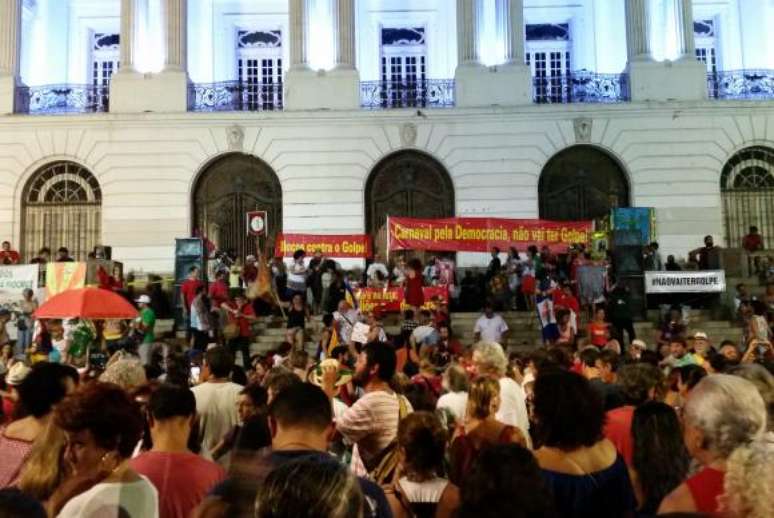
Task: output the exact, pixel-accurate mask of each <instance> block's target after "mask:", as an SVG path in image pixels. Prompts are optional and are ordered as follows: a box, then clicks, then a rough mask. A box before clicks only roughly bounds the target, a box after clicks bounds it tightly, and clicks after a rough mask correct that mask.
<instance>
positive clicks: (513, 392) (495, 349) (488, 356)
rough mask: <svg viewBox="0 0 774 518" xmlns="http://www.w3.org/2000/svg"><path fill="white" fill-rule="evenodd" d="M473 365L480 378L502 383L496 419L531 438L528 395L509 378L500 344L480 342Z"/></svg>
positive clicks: (474, 354)
mask: <svg viewBox="0 0 774 518" xmlns="http://www.w3.org/2000/svg"><path fill="white" fill-rule="evenodd" d="M473 365H474V366H475V369H476V373H477V374H478V375H479V376H487V377H490V378H492V379H496V380H497V381H498V382H499V383H500V409H499V410H498V411H497V414H496V415H495V417H496V418H497V420H498V421H500V422H501V423H505V424H508V425H511V426H516V427H518V428H519V429H520V430H521V431H522V433H523V434H524V437H527V438H529V416H528V414H527V395H526V394H525V392H524V389H522V388H521V385H519V384H518V383H516V381H514V380H513V379H511V378H509V377H507V376H506V375H505V372H506V370H507V368H508V359H507V358H506V357H505V352H503V348H502V346H501V345H500V344H498V343H495V342H479V343H477V344H476V345H474V346H473Z"/></svg>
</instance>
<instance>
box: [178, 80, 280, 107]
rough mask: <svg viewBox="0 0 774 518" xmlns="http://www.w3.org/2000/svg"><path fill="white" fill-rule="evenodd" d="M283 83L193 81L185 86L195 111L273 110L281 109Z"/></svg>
mask: <svg viewBox="0 0 774 518" xmlns="http://www.w3.org/2000/svg"><path fill="white" fill-rule="evenodd" d="M282 97H283V94H282V83H251V82H243V81H221V82H219V83H195V84H192V85H190V86H189V89H188V105H189V110H190V111H194V112H239V111H249V112H255V111H274V110H281V109H282Z"/></svg>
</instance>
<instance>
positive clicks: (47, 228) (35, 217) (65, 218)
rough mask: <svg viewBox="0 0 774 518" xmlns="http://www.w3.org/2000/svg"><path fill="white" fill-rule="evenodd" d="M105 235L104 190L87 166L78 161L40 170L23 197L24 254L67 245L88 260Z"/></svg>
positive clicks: (62, 162)
mask: <svg viewBox="0 0 774 518" xmlns="http://www.w3.org/2000/svg"><path fill="white" fill-rule="evenodd" d="M101 235H102V191H101V189H100V187H99V182H98V181H97V179H96V178H95V177H94V175H93V174H91V173H90V172H89V171H88V170H87V169H85V168H83V167H81V166H80V165H78V164H76V163H74V162H66V161H60V162H54V163H52V164H48V165H46V166H45V167H43V168H42V169H40V170H39V171H37V172H36V173H35V174H34V175H33V176H32V178H30V180H29V182H27V186H26V188H25V189H24V195H23V198H22V253H23V254H24V258H25V259H30V258H32V257H34V256H35V254H36V253H37V251H38V250H40V249H41V248H42V247H44V246H45V247H49V248H51V249H52V250H54V251H55V250H56V249H57V248H59V247H61V246H64V247H66V248H67V249H68V250H70V255H71V256H72V257H74V258H76V259H79V260H85V259H86V256H87V255H88V254H89V252H91V251H92V250H93V248H94V246H95V245H98V244H100V238H101Z"/></svg>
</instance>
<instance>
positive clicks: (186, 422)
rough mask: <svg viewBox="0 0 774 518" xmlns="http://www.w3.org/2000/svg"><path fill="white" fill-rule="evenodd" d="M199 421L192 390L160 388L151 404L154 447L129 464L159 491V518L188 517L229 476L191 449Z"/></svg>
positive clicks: (150, 420)
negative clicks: (190, 444) (189, 446)
mask: <svg viewBox="0 0 774 518" xmlns="http://www.w3.org/2000/svg"><path fill="white" fill-rule="evenodd" d="M194 419H196V398H195V397H194V394H193V392H191V389H189V388H187V387H180V386H177V385H169V384H165V385H161V386H160V387H159V388H157V389H156V390H155V391H154V392H153V393H152V394H151V396H150V400H149V401H148V421H149V425H150V435H151V439H152V442H153V447H152V448H151V449H150V451H147V452H145V453H142V454H141V455H139V456H138V457H135V458H134V459H132V460H131V461H129V466H130V467H131V468H132V469H133V470H135V471H136V472H137V473H139V474H141V475H144V476H146V477H148V479H149V480H150V481H151V483H152V484H153V485H154V486H155V487H156V490H157V491H158V492H159V516H160V518H188V517H189V516H191V514H192V512H193V510H194V509H196V507H197V506H198V505H199V504H200V503H201V501H202V500H204V497H205V496H207V494H208V493H209V491H210V490H211V489H212V488H213V487H215V485H216V484H218V483H219V482H221V481H222V480H223V479H224V478H225V477H226V473H225V471H224V470H223V468H221V467H220V466H218V465H217V464H215V463H214V462H211V461H208V460H205V459H204V458H202V457H200V456H199V455H196V454H194V453H192V452H191V451H189V450H188V444H187V443H188V436H189V435H190V434H191V425H192V423H193V421H194Z"/></svg>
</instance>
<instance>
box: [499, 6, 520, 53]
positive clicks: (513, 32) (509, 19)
mask: <svg viewBox="0 0 774 518" xmlns="http://www.w3.org/2000/svg"><path fill="white" fill-rule="evenodd" d="M498 3H499V12H500V15H501V16H502V23H503V26H502V27H503V33H502V34H503V46H504V48H505V64H506V65H523V64H524V0H498Z"/></svg>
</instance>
